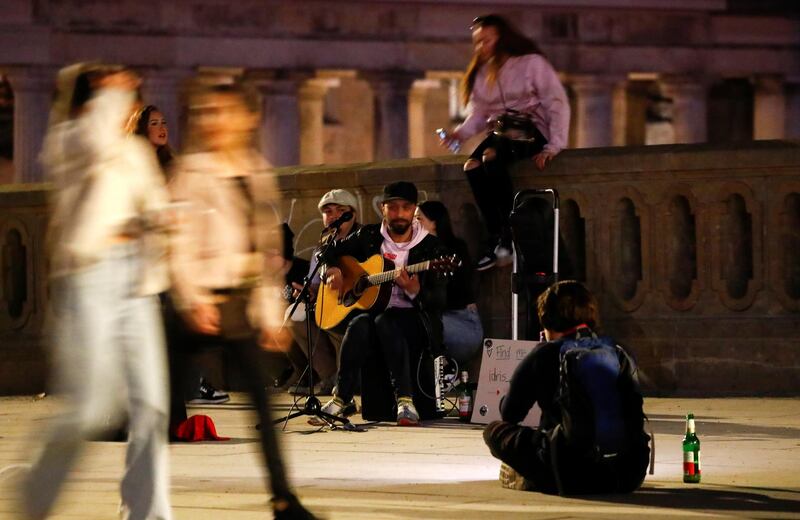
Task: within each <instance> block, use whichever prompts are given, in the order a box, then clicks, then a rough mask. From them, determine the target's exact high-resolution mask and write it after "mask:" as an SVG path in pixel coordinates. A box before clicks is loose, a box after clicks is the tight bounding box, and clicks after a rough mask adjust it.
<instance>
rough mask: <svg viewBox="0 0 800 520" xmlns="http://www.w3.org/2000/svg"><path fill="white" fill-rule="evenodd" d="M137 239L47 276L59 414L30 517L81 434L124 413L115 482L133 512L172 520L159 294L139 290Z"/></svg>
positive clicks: (65, 467) (30, 501) (35, 475)
mask: <svg viewBox="0 0 800 520" xmlns="http://www.w3.org/2000/svg"><path fill="white" fill-rule="evenodd" d="M141 260H142V257H141V253H140V251H139V247H138V245H137V244H136V243H134V242H130V243H126V244H122V245H115V246H113V247H111V248H109V250H108V251H107V253H106V255H105V257H104V258H103V259H102V260H100V261H98V262H97V263H95V264H94V265H92V266H91V267H89V268H87V269H85V270H82V271H79V272H77V273H74V274H70V275H67V276H64V277H61V278H58V279H56V280H54V281H53V285H52V301H53V315H54V318H55V321H54V325H53V330H52V332H53V338H52V339H53V350H54V361H55V374H54V378H55V381H54V385H53V386H54V389H55V390H56V392H57V393H59V394H61V395H62V396H63V397H64V398H65V402H66V405H67V408H66V409H65V410H64V411H63V413H62V414H61V415H59V416H58V417H56V418H55V419H54V420H53V422H52V424H51V425H50V428H49V430H48V434H47V439H46V442H45V445H44V448H43V449H42V451H41V453H40V454H39V456H38V458H37V459H36V461H35V463H34V465H33V468H32V469H31V473H30V474H29V475H28V478H27V479H26V482H25V485H24V488H23V492H24V494H25V499H26V506H27V508H28V511H29V512H30V513H31V516H32V517H34V518H40V517H44V516H46V514H47V512H48V511H49V510H50V508H51V507H52V505H53V503H54V502H55V500H56V497H57V496H58V492H59V489H60V488H61V484H62V483H63V482H64V480H65V478H66V476H67V473H68V472H69V469H70V467H71V466H72V464H73V463H74V462H75V459H76V457H77V456H78V454H79V453H80V451H81V447H82V446H83V444H84V443H83V441H84V440H85V439H87V438H89V437H91V436H92V435H94V434H96V433H98V432H103V431H107V430H108V429H109V419H111V422H112V423H114V420H115V419H116V420H120V419H121V412H122V411H123V410H125V409H127V412H128V416H129V437H128V449H127V454H126V458H125V474H124V476H123V478H122V483H121V495H122V503H123V504H124V505H125V507H127V508H128V509H129V511H130V516H129V518H130V519H131V520H134V519H136V520H156V519H157V520H169V519H171V518H172V513H171V512H170V505H169V471H168V467H167V464H168V463H167V458H168V446H167V403H168V391H167V371H166V358H165V349H164V335H163V325H162V322H161V314H160V312H159V306H158V300H157V298H156V296H154V295H148V296H140V295H139V294H138V289H139V287H140V285H141V284H140V281H141V276H142V261H141Z"/></svg>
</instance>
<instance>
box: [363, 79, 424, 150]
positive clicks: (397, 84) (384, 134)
mask: <svg viewBox="0 0 800 520" xmlns="http://www.w3.org/2000/svg"><path fill="white" fill-rule="evenodd" d="M416 77H417V76H415V75H414V74H411V73H407V72H371V73H367V74H364V78H365V79H366V80H367V81H368V82H369V84H370V86H371V87H372V91H373V93H374V105H375V112H374V114H375V126H374V141H373V150H374V157H373V160H375V161H382V160H387V159H402V158H406V157H408V156H409V143H408V97H409V91H410V89H411V85H412V84H413V83H414V80H415V79H416Z"/></svg>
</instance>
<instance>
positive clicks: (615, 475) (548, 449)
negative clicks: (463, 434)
mask: <svg viewBox="0 0 800 520" xmlns="http://www.w3.org/2000/svg"><path fill="white" fill-rule="evenodd" d="M643 435H644V434H643V433H640V434H639V435H638V436H637V437H636V439H635V441H632V442H630V443H629V446H628V447H627V449H626V450H625V451H624V452H622V453H620V454H619V455H617V456H616V457H614V458H611V459H601V460H595V459H593V458H588V457H586V456H583V455H582V454H580V453H577V452H576V451H575V450H574V449H570V448H569V447H567V446H565V445H564V442H563V440H562V439H561V438H560V437H559V438H558V439H557V440H556V441H555V443H556V445H555V446H554V445H553V443H552V442H551V439H550V438H549V436H548V435H547V434H546V433H545V432H543V431H542V430H539V429H536V428H528V427H527V426H521V425H519V424H513V423H509V422H505V421H494V422H492V423H489V425H488V426H486V429H485V430H484V431H483V440H484V441H485V442H486V445H487V446H489V451H491V452H492V455H493V456H494V457H496V458H498V459H500V460H502V461H503V462H505V463H506V464H508V465H509V466H511V467H512V468H514V470H516V471H517V472H518V473H519V474H520V475H522V476H523V477H525V478H526V479H528V480H529V481H531V482H532V483H533V484H534V486H535V487H536V489H537V490H539V491H542V492H544V493H556V492H558V489H557V486H556V475H555V473H554V472H553V467H554V462H555V464H556V465H557V467H558V471H559V474H560V478H561V482H562V484H563V486H564V491H565V492H566V493H567V494H584V493H630V492H632V491H635V490H636V489H638V488H639V486H641V485H642V482H643V481H644V477H645V473H646V472H647V465H648V462H649V455H650V449H649V447H648V445H647V440H646V438H645V437H644V436H643ZM554 448H555V449H556V453H557V456H556V457H555V459H554V458H553V456H552V455H553V453H552V450H553V449H554Z"/></svg>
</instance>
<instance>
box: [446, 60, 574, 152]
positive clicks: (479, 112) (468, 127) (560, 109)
mask: <svg viewBox="0 0 800 520" xmlns="http://www.w3.org/2000/svg"><path fill="white" fill-rule="evenodd" d="M487 74H488V66H487V65H486V64H484V65H483V66H482V67H481V68H480V70H479V71H478V74H477V76H476V77H475V85H474V87H473V89H472V94H471V95H470V100H469V104H468V105H467V112H468V113H469V115H468V116H467V119H466V120H465V121H464V122H463V123H462V124H461V125H459V126H458V127H456V132H457V133H458V135H459V137H460V138H461V140H464V141H465V140H467V139H469V138H470V137H472V136H474V135H475V134H477V133H479V132H484V131H486V130H487V126H486V121H487V120H488V119H492V118H494V117H497V116H498V115H500V114H502V113H503V112H504V111H505V109H506V108H510V109H514V110H518V111H520V112H524V113H526V114H530V115H531V116H532V117H533V121H534V123H535V124H536V127H537V128H538V129H539V131H540V132H542V134H544V136H545V137H546V138H547V140H548V144H547V145H546V146H545V150H547V151H548V152H551V153H553V154H557V153H558V152H560V151H561V150H562V149H564V148H566V146H567V138H568V135H569V116H570V110H569V100H568V99H567V93H566V91H565V90H564V86H563V85H561V81H559V79H558V75H557V74H556V71H555V69H553V67H552V65H550V63H548V61H547V60H546V59H544V58H543V57H542V56H540V55H538V54H526V55H524V56H515V57H511V58H509V59H508V60H506V62H505V63H504V64H503V66H502V67H500V72H499V73H498V77H497V81H496V82H495V83H494V84H493V85H491V86H490V85H487V81H486V79H487ZM498 84H499V87H500V88H498ZM501 90H502V93H503V94H502V96H501V94H500V91H501ZM503 97H504V98H505V106H504V105H503Z"/></svg>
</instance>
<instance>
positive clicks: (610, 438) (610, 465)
mask: <svg viewBox="0 0 800 520" xmlns="http://www.w3.org/2000/svg"><path fill="white" fill-rule="evenodd" d="M642 402H643V401H642V396H641V393H640V391H639V387H638V383H637V381H636V376H635V365H634V362H633V360H632V359H631V358H630V357H629V356H628V354H627V353H626V352H625V351H624V350H623V349H622V347H620V346H619V345H617V344H616V342H615V341H614V340H613V339H611V338H609V337H603V336H597V335H596V334H594V333H593V332H592V333H591V335H590V336H587V335H583V336H580V335H579V336H578V337H577V338H575V339H568V340H564V341H563V343H562V344H561V347H560V352H559V386H558V391H557V393H556V403H557V405H558V407H559V410H560V412H561V423H560V424H559V425H558V426H557V427H556V428H555V429H554V430H553V431H552V433H551V450H552V456H553V460H552V464H553V472H554V476H555V478H556V484H557V486H558V491H559V493H560V494H564V492H565V484H567V482H565V481H568V480H571V479H570V478H569V477H567V478H564V477H565V475H564V474H563V473H564V471H563V470H564V467H565V466H571V468H568V469H570V470H574V471H568V472H567V474H569V473H574V474H579V473H583V474H586V471H587V470H597V475H598V476H599V475H605V474H610V475H611V476H612V477H613V478H614V479H616V480H617V482H618V483H617V484H613V485H612V484H611V483H608V482H606V483H598V486H600V488H602V489H606V487H605V486H612V487H610V488H607V490H609V491H628V489H625V488H627V487H629V486H628V485H627V482H628V480H629V479H628V478H626V477H625V476H624V475H623V476H619V475H617V473H618V471H619V466H620V464H621V465H622V466H625V465H626V464H628V462H629V461H630V460H631V459H635V460H636V461H640V460H642V455H643V456H644V459H645V460H646V459H647V455H648V453H647V451H648V446H647V442H648V440H649V437H648V436H647V435H646V434H645V433H644V420H645V416H644V411H643V409H642ZM559 452H561V453H560V454H559ZM559 459H560V461H559ZM565 461H568V462H565ZM620 461H623V462H622V463H620ZM576 466H579V467H576ZM645 469H646V464H645ZM604 472H605V473H604ZM618 477H619V478H618ZM601 478H603V477H601ZM642 478H644V473H642ZM583 487H586V486H583ZM590 488H592V485H591V483H589V486H588V488H587V489H588V491H589V492H591V489H590Z"/></svg>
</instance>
